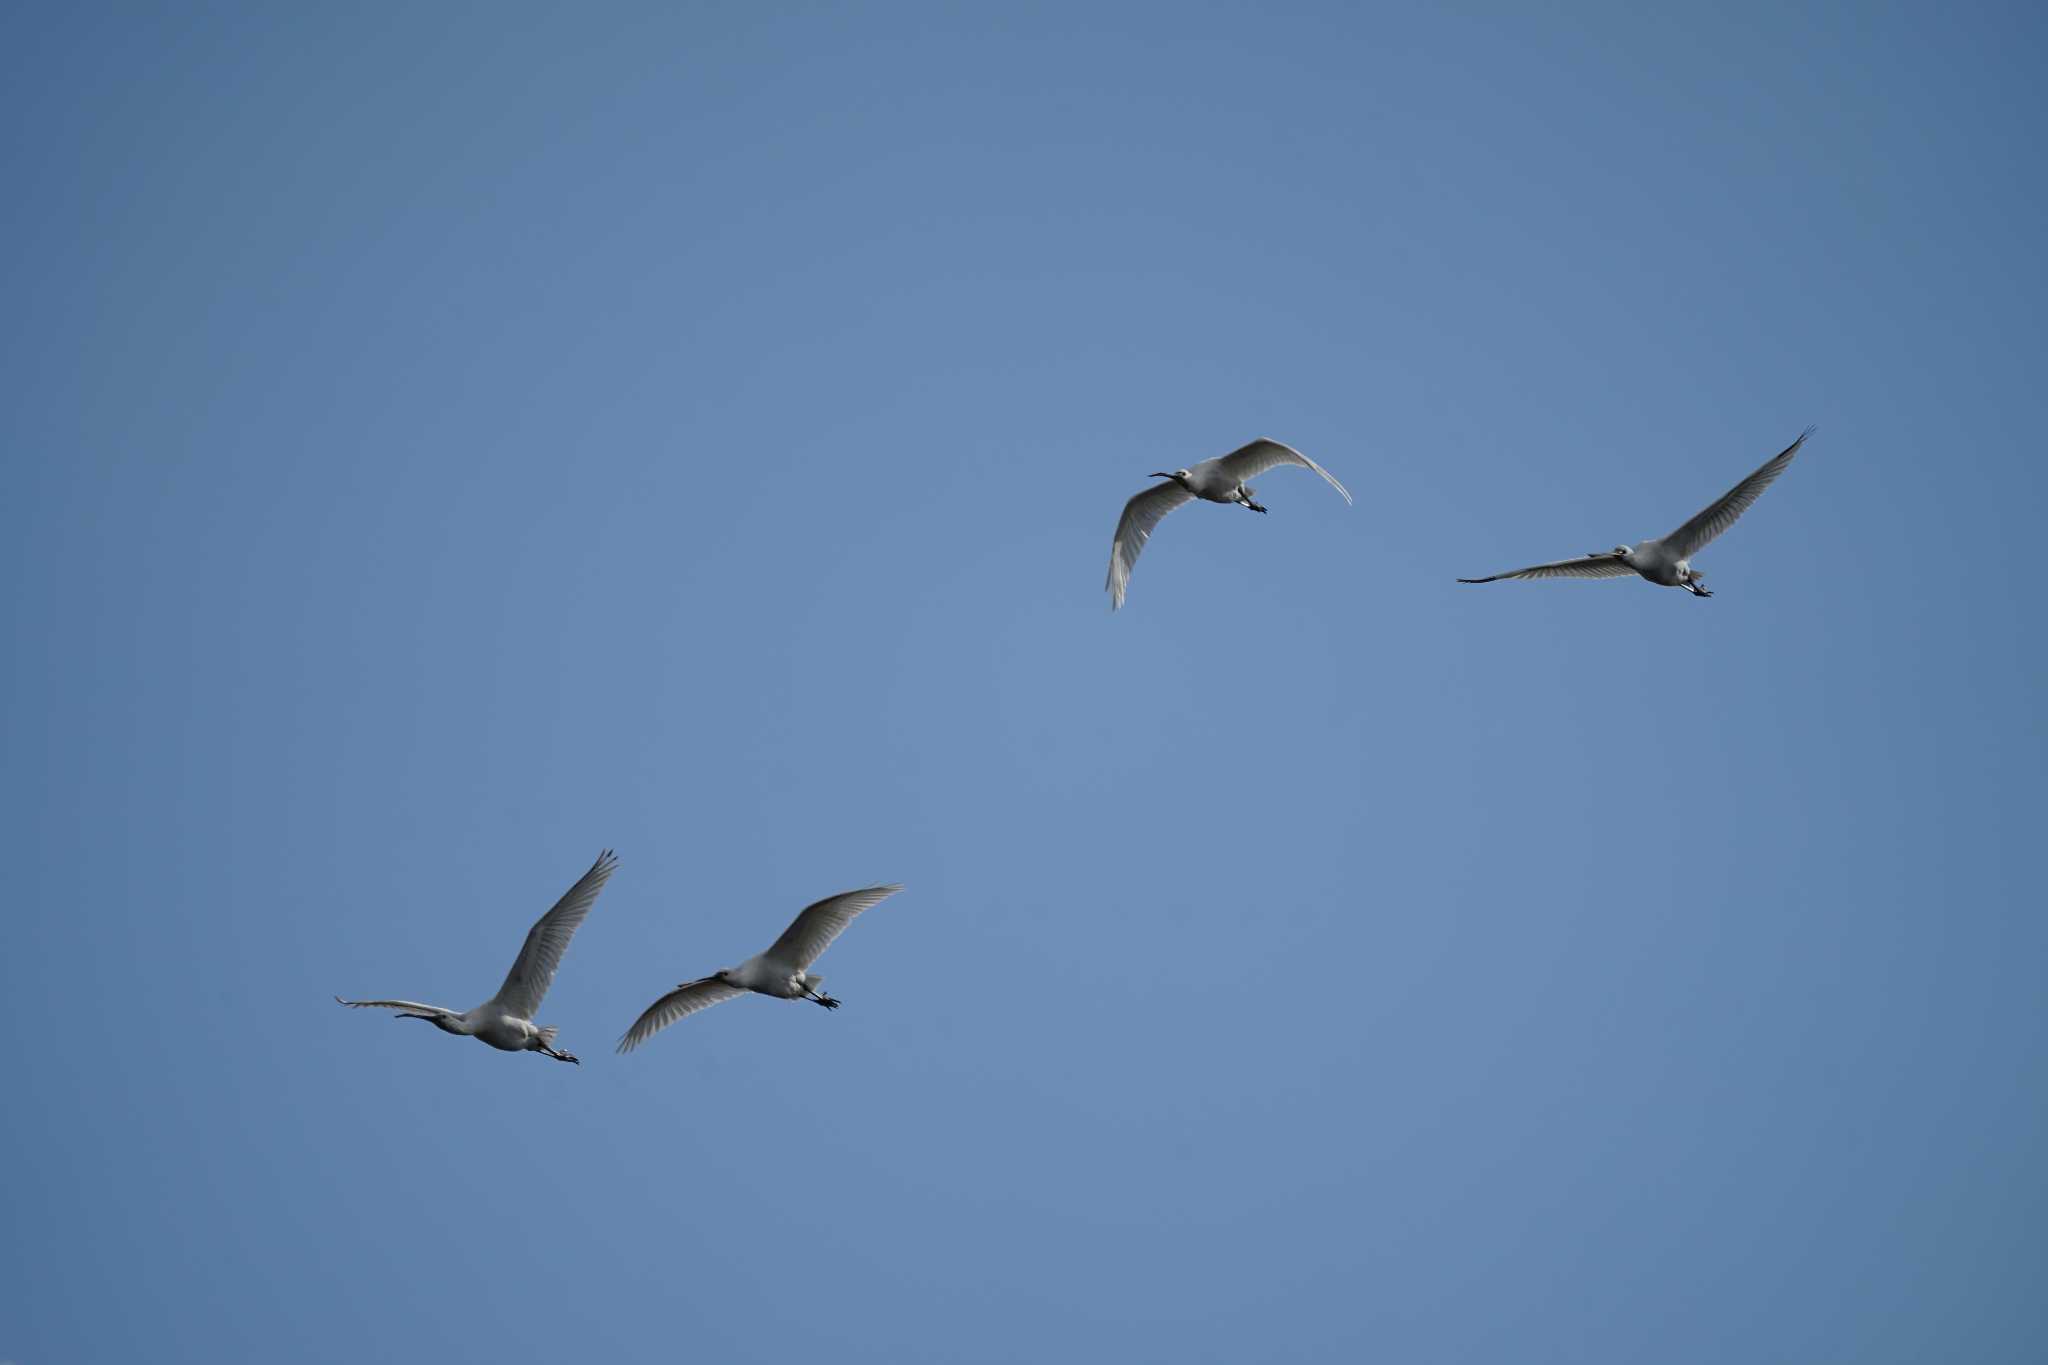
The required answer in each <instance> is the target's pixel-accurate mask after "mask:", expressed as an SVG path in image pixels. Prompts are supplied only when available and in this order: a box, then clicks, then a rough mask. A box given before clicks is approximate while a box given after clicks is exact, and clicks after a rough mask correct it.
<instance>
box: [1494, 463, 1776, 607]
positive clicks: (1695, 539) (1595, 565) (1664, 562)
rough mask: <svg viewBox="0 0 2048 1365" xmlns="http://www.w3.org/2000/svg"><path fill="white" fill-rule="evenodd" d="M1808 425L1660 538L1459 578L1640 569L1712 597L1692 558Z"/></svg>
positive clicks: (1756, 490) (1738, 511)
mask: <svg viewBox="0 0 2048 1365" xmlns="http://www.w3.org/2000/svg"><path fill="white" fill-rule="evenodd" d="M1813 430H1814V429H1813V428H1812V427H1808V428H1807V429H1806V430H1804V431H1802V432H1800V433H1799V439H1798V440H1796V441H1794V442H1793V443H1792V444H1791V445H1789V446H1786V447H1785V448H1784V449H1783V450H1781V451H1779V452H1778V453H1777V454H1775V455H1773V456H1771V458H1770V459H1768V460H1765V461H1764V462H1763V463H1762V464H1761V465H1759V466H1758V467H1757V470H1756V472H1755V473H1754V474H1751V475H1750V476H1749V477H1748V478H1746V479H1744V480H1743V481H1742V482H1741V483H1738V484H1736V485H1735V487H1733V488H1731V489H1729V490H1728V491H1727V492H1726V493H1723V494H1722V495H1721V496H1720V497H1719V498H1717V499H1715V501H1714V502H1713V503H1712V504H1710V505H1709V506H1708V507H1707V509H1706V510H1705V511H1704V512H1701V513H1700V514H1699V515H1698V516H1696V517H1694V518H1693V519H1692V520H1691V521H1688V522H1687V523H1685V525H1683V526H1681V527H1679V528H1678V529H1677V530H1676V531H1673V532H1672V533H1671V534H1670V535H1668V536H1665V537H1664V538H1663V539H1661V540H1646V541H1643V542H1642V543H1641V544H1639V545H1637V546H1636V547H1635V548H1634V549H1630V548H1629V547H1628V546H1626V545H1617V546H1615V547H1614V548H1613V549H1611V550H1609V551H1607V552H1606V553H1605V554H1601V553H1599V552H1597V551H1596V552H1594V553H1593V554H1589V555H1587V556H1585V557H1584V558H1582V559H1559V560H1554V561H1552V562H1551V563H1549V564H1532V565H1530V566H1529V567H1528V568H1526V569H1515V570H1513V571H1512V572H1509V573H1497V574H1491V575H1489V576H1487V577H1485V578H1461V579H1459V580H1458V581H1459V582H1460V583H1492V582H1494V581H1496V580H1498V579H1504V578H1627V577H1628V576H1629V575H1630V574H1640V575H1641V576H1643V577H1644V578H1647V579H1649V580H1650V581H1651V582H1652V583H1655V584H1657V585H1659V586H1660V587H1666V588H1684V589H1685V590H1686V591H1687V592H1689V593H1691V594H1692V595H1693V596H1694V597H1712V596H1713V595H1714V594H1712V593H1711V592H1708V591H1707V589H1706V588H1705V587H1704V586H1703V585H1704V584H1705V582H1706V577H1705V575H1703V574H1701V573H1700V572H1699V571H1698V570H1697V569H1695V568H1693V566H1692V557H1693V556H1694V555H1696V554H1698V553H1699V552H1700V551H1701V550H1704V549H1706V548H1707V546H1709V545H1711V544H1713V543H1714V538H1715V537H1716V536H1718V535H1720V534H1721V533H1722V532H1723V531H1725V530H1727V529H1728V528H1729V527H1730V526H1733V525H1734V524H1735V519H1736V518H1737V517H1739V516H1741V515H1742V514H1743V513H1744V512H1747V511H1748V510H1749V505H1750V504H1751V503H1753V502H1755V501H1756V500H1757V499H1758V498H1759V497H1761V496H1762V495H1763V491H1764V490H1765V489H1766V488H1769V487H1770V486H1771V481H1772V480H1774V479H1776V478H1777V477H1778V476H1779V475H1780V474H1782V473H1784V472H1785V466H1786V465H1789V464H1791V463H1792V457H1793V456H1794V455H1797V454H1798V453H1799V447H1801V446H1803V445H1805V444H1806V438H1807V437H1809V436H1811V435H1813Z"/></svg>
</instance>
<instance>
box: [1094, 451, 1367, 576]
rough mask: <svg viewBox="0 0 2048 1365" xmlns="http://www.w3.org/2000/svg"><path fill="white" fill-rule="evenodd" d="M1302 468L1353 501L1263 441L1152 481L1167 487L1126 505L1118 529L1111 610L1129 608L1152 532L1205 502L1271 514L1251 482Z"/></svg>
mask: <svg viewBox="0 0 2048 1365" xmlns="http://www.w3.org/2000/svg"><path fill="white" fill-rule="evenodd" d="M1283 464H1298V465H1300V466H1301V467H1302V468H1303V469H1313V470H1314V471H1315V472H1316V473H1318V474H1320V475H1322V476H1323V480H1324V482H1326V483H1328V484H1329V485H1330V487H1332V488H1334V489H1336V490H1337V491H1338V492H1339V493H1342V494H1344V501H1345V502H1347V503H1348V502H1350V501H1351V493H1350V491H1349V490H1347V489H1346V488H1345V487H1344V485H1343V484H1341V483H1338V482H1337V480H1336V479H1335V478H1334V477H1332V475H1331V474H1330V471H1329V470H1327V469H1325V468H1323V467H1322V466H1321V465H1319V464H1317V463H1316V462H1315V461H1314V460H1311V459H1310V458H1309V457H1308V456H1306V455H1304V454H1302V453H1301V452H1300V451H1298V450H1296V449H1295V448H1294V447H1292V446H1285V445H1282V444H1280V443H1279V442H1278V441H1269V440H1267V439H1265V438H1264V437H1260V438H1259V439H1258V440H1256V441H1253V442H1252V443H1251V444H1250V445H1246V446H1239V447H1238V448H1237V449H1236V450H1233V451H1231V452H1230V453H1229V454H1228V455H1218V456H1217V457H1216V458H1215V459H1213V460H1204V461H1202V462H1201V463H1200V464H1198V465H1196V466H1194V467H1193V468H1191V469H1176V470H1174V471H1173V472H1172V473H1171V474H1168V473H1165V472H1164V471H1160V472H1157V473H1154V474H1153V475H1151V477H1152V478H1155V479H1165V480H1166V481H1167V482H1165V483H1162V484H1155V485H1153V486H1152V487H1151V488H1148V489H1146V490H1145V491H1144V492H1142V493H1139V494H1137V495H1135V496H1134V497H1132V499H1131V500H1130V501H1129V502H1127V503H1125V504H1124V514H1123V516H1122V518H1121V519H1119V520H1118V522H1117V524H1116V539H1115V540H1114V541H1113V542H1111V544H1110V547H1109V582H1108V583H1107V584H1105V585H1104V586H1106V587H1107V588H1108V589H1109V609H1110V610H1111V611H1115V610H1116V609H1117V608H1118V607H1121V606H1122V605H1123V604H1124V590H1125V589H1126V588H1128V587H1129V586H1130V583H1131V570H1132V569H1133V568H1134V567H1136V565H1137V563H1138V554H1139V552H1140V551H1142V550H1143V549H1144V548H1145V542H1146V541H1148V540H1150V539H1151V538H1152V528H1153V527H1155V526H1157V525H1158V524H1159V519H1160V518H1161V517H1163V516H1165V515H1166V514H1167V513H1168V512H1171V511H1172V510H1173V509H1174V508H1176V507H1179V506H1180V505H1182V504H1183V503H1186V502H1188V501H1191V500H1192V499H1195V498H1200V499H1201V500H1202V501H1203V502H1223V503H1231V502H1234V503H1236V504H1237V505H1238V506H1240V507H1243V508H1246V509H1248V510H1250V511H1253V512H1263V511H1265V510H1266V509H1265V508H1263V507H1261V506H1259V504H1258V503H1257V502H1254V501H1253V500H1252V493H1253V491H1254V490H1253V489H1252V487H1251V485H1250V484H1248V483H1246V482H1245V480H1246V479H1255V478H1257V477H1258V476H1259V475H1261V474H1263V473H1265V472H1266V471H1267V470H1269V469H1272V468H1274V467H1276V466H1278V465H1283Z"/></svg>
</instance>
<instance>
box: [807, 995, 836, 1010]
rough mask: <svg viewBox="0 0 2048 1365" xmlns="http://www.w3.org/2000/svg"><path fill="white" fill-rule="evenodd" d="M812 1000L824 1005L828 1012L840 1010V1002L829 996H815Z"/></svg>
mask: <svg viewBox="0 0 2048 1365" xmlns="http://www.w3.org/2000/svg"><path fill="white" fill-rule="evenodd" d="M811 999H812V1000H813V1001H815V1002H816V1003H818V1004H820V1005H823V1006H824V1007H825V1008H826V1009H828V1010H836V1009H838V1008H839V1002H838V1001H837V1000H834V999H833V998H832V997H831V996H829V995H814V996H812V997H811Z"/></svg>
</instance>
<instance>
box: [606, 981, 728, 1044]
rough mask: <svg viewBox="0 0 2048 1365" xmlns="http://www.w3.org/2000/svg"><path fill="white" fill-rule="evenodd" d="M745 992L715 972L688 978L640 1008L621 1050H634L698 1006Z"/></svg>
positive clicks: (700, 1007) (716, 1003) (696, 1009)
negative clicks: (702, 976)
mask: <svg viewBox="0 0 2048 1365" xmlns="http://www.w3.org/2000/svg"><path fill="white" fill-rule="evenodd" d="M746 993H747V992H746V988H745V987H743V986H728V985H727V984H726V983H725V982H723V981H720V980H719V979H718V978H717V977H715V976H707V977H705V978H703V979H702V980H701V981H685V982H684V983H683V984H682V985H680V986H678V987H676V988H675V989H674V990H672V991H670V992H669V993H668V994H667V995H664V996H663V997H661V999H659V1000H657V1001H655V1002H654V1003H653V1004H651V1005H649V1006H648V1007H647V1008H646V1009H644V1010H642V1011H641V1012H640V1017H639V1018H638V1019H635V1020H634V1021H633V1027H631V1028H629V1029H627V1030H626V1032H625V1036H623V1037H622V1038H620V1039H619V1051H621V1052H631V1051H632V1050H633V1049H634V1048H636V1047H638V1046H640V1044H642V1043H644V1042H646V1041H647V1040H648V1039H649V1038H652V1037H653V1036H654V1035H655V1034H657V1033H659V1032H661V1031H662V1030H663V1029H665V1028H667V1027H668V1026H669V1025H670V1024H673V1023H674V1022H676V1020H678V1019H684V1018H688V1017H689V1016H690V1015H692V1014H695V1013H696V1012H697V1011H698V1010H708V1009H710V1008H711V1007H712V1006H713V1005H722V1004H724V1003H725V1002H726V1001H728V1000H731V999H734V998H735V997H738V996H742V995H745V994H746Z"/></svg>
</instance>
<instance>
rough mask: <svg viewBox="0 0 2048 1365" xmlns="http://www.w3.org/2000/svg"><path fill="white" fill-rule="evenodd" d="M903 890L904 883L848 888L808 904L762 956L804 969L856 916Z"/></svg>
mask: <svg viewBox="0 0 2048 1365" xmlns="http://www.w3.org/2000/svg"><path fill="white" fill-rule="evenodd" d="M902 889H903V888H902V887H900V886H871V887H869V888H867V889H866V890H865V891H844V892H841V893H840V894H839V895H837V896H831V897H828V898H827V899H825V900H821V901H819V902H818V903H817V904H816V905H812V906H807V907H805V909H804V912H803V913H802V914H801V915H798V916H797V917H796V919H795V921H794V922H792V923H791V924H790V926H789V927H788V928H787V929H784V930H783V931H782V937H781V938H778V939H776V940H775V942H774V944H773V945H772V946H771V947H770V948H769V949H768V951H767V952H765V953H763V954H762V956H763V957H767V958H772V959H773V960H774V961H776V962H778V963H786V964H787V965H789V966H791V967H794V968H795V969H796V970H798V971H804V970H806V969H807V968H808V967H809V966H810V965H811V964H812V963H813V962H816V961H817V960H818V954H820V953H822V952H824V951H825V949H827V948H828V947H830V946H831V945H832V940H833V939H835V938H838V937H839V935H840V934H841V933H843V932H844V931H845V929H846V926H847V925H849V924H851V923H853V917H854V916H855V915H858V914H859V913H860V912H861V911H863V910H866V909H869V908H870V907H872V906H876V905H880V904H881V903H882V902H883V901H885V900H887V899H889V897H891V896H893V895H895V894H896V893H897V892H898V891H901V890H902Z"/></svg>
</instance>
